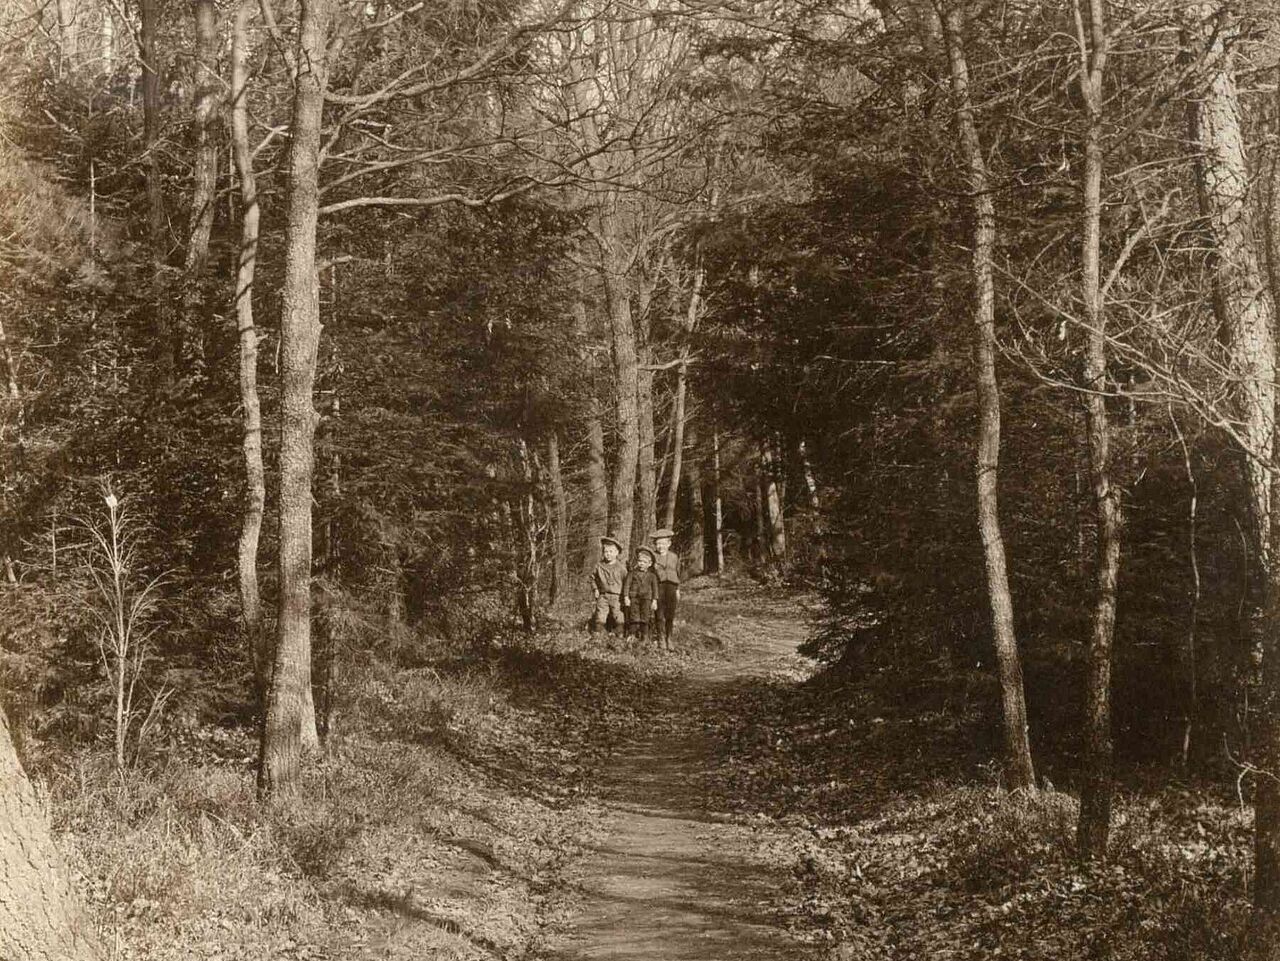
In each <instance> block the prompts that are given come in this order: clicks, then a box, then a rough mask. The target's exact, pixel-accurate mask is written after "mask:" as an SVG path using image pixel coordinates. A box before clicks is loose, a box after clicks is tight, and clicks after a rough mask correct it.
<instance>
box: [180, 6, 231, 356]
mask: <svg viewBox="0 0 1280 961" xmlns="http://www.w3.org/2000/svg"><path fill="white" fill-rule="evenodd" d="M195 21H196V63H195V70H196V100H195V116H194V127H195V131H196V150H195V164H194V166H193V178H194V185H193V188H192V193H191V219H190V224H189V228H188V231H187V255H186V262H185V265H184V270H183V280H182V319H181V327H182V337H183V340H184V341H185V343H186V347H187V351H188V352H189V355H190V358H191V359H192V360H193V361H194V363H195V364H196V365H197V366H199V365H202V364H203V362H204V330H203V326H204V325H203V324H201V323H200V322H199V319H198V318H197V317H196V316H195V315H196V311H197V308H198V306H199V303H200V282H201V280H202V279H203V277H204V270H205V264H206V263H207V262H208V260H209V235H210V234H211V233H212V231H213V213H214V204H215V203H216V201H217V189H218V143H217V138H216V137H215V136H214V121H215V120H216V119H217V111H218V101H219V99H220V97H219V94H220V91H221V89H222V88H221V78H220V77H219V76H218V11H217V7H216V6H215V4H214V2H213V0H195Z"/></svg>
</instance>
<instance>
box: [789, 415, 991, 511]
mask: <svg viewBox="0 0 1280 961" xmlns="http://www.w3.org/2000/svg"><path fill="white" fill-rule="evenodd" d="M997 413H998V411H997ZM796 452H797V453H798V454H799V455H800V469H801V470H802V471H803V472H804V491H805V496H806V497H807V499H808V502H809V508H810V510H813V511H819V510H821V509H822V499H821V498H820V497H819V496H818V480H817V478H816V477H814V475H813V465H812V464H810V463H809V453H808V451H807V450H805V442H804V440H801V441H800V443H799V444H798V445H797V447H796Z"/></svg>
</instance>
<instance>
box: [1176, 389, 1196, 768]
mask: <svg viewBox="0 0 1280 961" xmlns="http://www.w3.org/2000/svg"><path fill="white" fill-rule="evenodd" d="M1169 420H1170V421H1172V422H1173V432H1174V434H1175V435H1176V436H1177V438H1178V445H1179V446H1180V447H1181V448H1182V464H1183V469H1184V470H1185V471H1186V473H1187V485H1188V486H1189V487H1190V488H1191V496H1190V498H1189V499H1188V503H1187V558H1188V564H1187V566H1188V568H1189V570H1190V573H1191V601H1190V605H1189V607H1190V609H1189V610H1188V611H1187V634H1186V638H1185V640H1184V642H1183V644H1182V647H1181V650H1180V651H1179V653H1178V660H1179V661H1180V662H1181V665H1182V677H1183V685H1184V691H1183V697H1182V737H1181V748H1180V750H1179V756H1180V759H1181V762H1182V773H1183V775H1184V776H1186V775H1189V774H1190V773H1191V747H1192V739H1193V736H1194V733H1195V723H1196V717H1197V716H1198V714H1199V700H1200V692H1199V687H1200V682H1199V676H1198V673H1197V668H1198V665H1197V644H1196V628H1197V625H1198V621H1199V618H1200V558H1199V554H1198V553H1197V551H1196V533H1197V531H1196V528H1197V520H1198V516H1197V511H1198V506H1199V497H1200V488H1199V485H1198V484H1197V483H1196V472H1195V468H1194V466H1193V464H1192V460H1191V449H1190V448H1189V447H1188V446H1187V441H1186V438H1185V437H1184V436H1183V434H1182V428H1181V427H1180V426H1179V424H1178V418H1177V417H1176V416H1175V415H1174V413H1173V405H1172V404H1171V405H1170V406H1169Z"/></svg>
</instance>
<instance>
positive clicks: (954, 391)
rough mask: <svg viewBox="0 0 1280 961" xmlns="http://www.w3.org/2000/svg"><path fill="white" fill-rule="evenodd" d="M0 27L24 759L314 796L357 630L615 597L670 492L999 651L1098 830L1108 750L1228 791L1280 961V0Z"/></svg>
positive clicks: (1138, 771) (1059, 773) (161, 10)
mask: <svg viewBox="0 0 1280 961" xmlns="http://www.w3.org/2000/svg"><path fill="white" fill-rule="evenodd" d="M3 17H4V21H3V27H2V32H0V39H2V42H3V44H4V50H3V66H0V72H2V74H3V86H2V89H0V124H2V136H0V277H2V282H0V323H2V325H3V326H2V327H0V347H2V348H3V351H2V353H3V371H2V373H3V375H4V397H3V401H2V406H0V430H2V435H0V463H2V464H3V475H2V478H0V564H2V567H3V570H2V571H0V575H2V578H3V581H4V583H3V585H2V587H0V598H3V605H2V607H0V642H2V645H3V657H2V658H0V667H2V674H3V679H4V696H5V709H6V712H7V715H8V729H9V734H10V736H11V738H12V740H13V741H14V742H15V744H16V746H17V751H18V755H19V756H20V757H21V758H22V760H23V763H24V765H25V767H26V769H27V770H28V771H29V772H32V773H35V774H38V775H40V776H41V777H52V778H56V777H57V776H58V775H57V774H56V772H58V771H66V770H68V767H67V766H68V765H69V764H71V763H72V759H74V758H82V757H84V756H88V755H92V754H93V753H94V752H101V751H108V752H109V753H110V755H111V758H110V761H111V766H113V767H114V768H115V769H116V770H117V771H119V772H127V771H146V770H149V768H148V765H155V764H156V763H158V758H161V757H163V756H164V755H165V753H166V752H167V751H168V750H170V749H171V748H172V745H173V744H174V743H176V742H177V741H180V740H181V738H182V737H183V732H184V731H190V730H192V729H197V728H199V727H200V726H201V725H215V726H218V727H220V728H225V729H228V730H237V731H240V732H241V733H242V734H244V736H246V737H248V736H252V737H253V738H255V739H259V740H260V748H259V751H260V753H259V758H258V762H257V790H258V792H259V794H260V795H261V796H262V797H263V798H264V799H271V798H276V797H280V796H291V797H293V796H303V797H306V796H308V794H309V792H310V791H312V790H313V787H314V786H311V787H309V786H308V784H309V783H310V782H308V780H307V778H308V776H309V775H308V773H307V772H308V770H309V767H310V766H311V765H313V764H314V763H315V762H314V760H313V759H314V757H315V756H316V754H315V753H314V752H315V751H316V750H317V749H318V748H319V747H320V745H321V744H322V742H325V741H327V740H328V739H330V738H333V737H334V736H335V735H336V734H337V733H338V732H341V730H342V726H343V724H344V718H346V717H347V715H348V714H349V713H351V712H352V711H354V710H355V701H356V700H357V698H356V694H355V692H356V691H357V689H358V688H359V685H358V684H356V683H355V682H354V681H353V680H352V678H355V677H358V676H363V672H367V671H368V669H369V668H368V665H369V664H371V663H374V662H375V661H378V660H380V659H395V658H401V659H405V658H408V659H409V660H412V658H413V657H414V656H424V655H421V654H418V655H415V654H414V653H413V652H415V651H419V652H420V651H421V650H423V649H424V648H426V647H429V646H430V644H432V643H434V639H439V638H445V639H447V640H448V641H449V642H451V643H455V644H462V645H472V646H474V647H476V648H481V647H485V646H487V645H492V644H495V643H501V642H503V641H504V639H510V638H512V637H514V636H516V635H519V634H521V633H526V634H531V635H540V634H547V633H548V632H554V631H557V630H564V629H572V630H585V620H586V616H587V613H588V607H589V593H590V588H589V581H588V578H589V573H590V570H591V568H592V567H593V565H594V564H595V561H596V559H597V552H598V543H599V538H600V537H601V536H603V535H606V534H609V535H611V536H613V537H616V538H618V539H619V540H620V541H621V542H622V544H623V545H624V555H630V554H631V553H632V552H633V551H634V548H635V547H636V546H638V545H639V544H641V543H642V542H644V541H645V540H646V538H647V537H648V536H649V535H650V534H651V533H652V531H653V530H655V529H657V528H660V527H666V526H671V527H673V528H674V529H675V530H676V543H675V547H676V549H677V550H678V551H679V553H680V554H681V556H682V559H683V563H684V565H685V571H686V574H687V576H697V575H701V574H706V575H712V574H714V575H727V574H729V573H731V572H738V573H742V572H748V573H750V575H751V576H753V577H755V578H758V579H760V580H762V581H763V582H765V583H768V584H771V585H774V587H775V588H776V590H777V591H780V592H781V591H789V590H803V591H810V592H814V593H816V594H817V595H818V596H819V598H820V600H821V603H820V605H819V608H818V612H817V613H816V614H815V615H814V623H813V625H812V633H811V636H810V638H809V640H807V641H806V643H805V647H804V649H805V651H806V652H807V653H808V654H809V655H811V656H812V657H814V658H816V659H818V660H819V661H821V662H823V663H824V664H825V665H827V673H828V674H829V675H830V676H852V677H865V676H870V675H875V676H882V677H885V678H891V679H893V683H895V684H899V685H901V687H900V689H901V690H902V691H903V692H907V693H906V694H905V695H904V696H906V697H908V698H909V697H910V693H909V692H910V691H912V690H913V689H914V688H913V687H912V679H923V678H936V677H939V676H943V677H946V678H948V679H949V682H950V683H952V684H953V685H955V686H956V688H957V689H960V688H963V690H965V691H966V695H965V696H966V698H968V699H972V700H973V702H974V703H976V704H978V705H979V709H980V712H981V714H982V724H981V730H982V731H983V732H985V738H986V739H985V740H984V741H983V742H982V743H983V744H984V746H985V747H986V749H987V750H988V753H989V754H990V756H991V757H992V758H994V759H996V761H997V762H998V771H997V773H996V774H995V778H996V780H997V782H998V784H999V785H1000V786H1001V787H1002V788H1008V789H1010V790H1019V791H1023V792H1029V793H1031V794H1035V793H1036V792H1037V791H1043V790H1046V788H1047V789H1048V790H1050V791H1052V790H1053V789H1054V788H1055V787H1056V789H1057V790H1058V791H1067V792H1070V793H1072V794H1075V795H1079V796H1080V799H1081V803H1080V807H1079V814H1078V818H1079V823H1078V828H1077V831H1078V833H1077V834H1076V835H1075V837H1076V841H1075V842H1074V843H1076V844H1077V845H1078V849H1079V854H1080V856H1081V857H1082V858H1084V859H1085V860H1089V859H1095V858H1105V857H1106V856H1107V853H1108V846H1109V841H1110V836H1111V831H1110V828H1111V821H1112V807H1113V802H1112V798H1113V794H1114V793H1115V791H1116V782H1117V781H1119V783H1120V786H1121V788H1125V786H1126V785H1133V784H1138V783H1145V784H1159V785H1170V784H1177V785H1180V786H1182V787H1185V788H1186V789H1187V790H1189V791H1193V792H1204V793H1205V796H1209V795H1215V794H1217V793H1221V792H1223V791H1229V792H1235V791H1237V790H1238V792H1239V798H1240V801H1241V803H1242V804H1244V803H1246V802H1247V803H1248V804H1250V805H1252V806H1254V807H1255V809H1256V811H1257V818H1256V822H1255V828H1254V829H1255V831H1256V837H1257V840H1256V850H1255V853H1254V858H1255V860H1254V866H1253V868H1252V870H1250V869H1249V868H1248V866H1247V865H1244V864H1239V865H1236V869H1238V870H1240V871H1244V872H1245V873H1246V875H1247V876H1248V878H1249V882H1248V883H1249V884H1250V890H1251V891H1252V897H1253V904H1254V914H1253V918H1252V921H1251V922H1250V924H1251V928H1250V930H1251V931H1252V936H1251V937H1252V940H1251V942H1250V943H1251V944H1254V945H1258V946H1260V947H1258V950H1259V951H1261V952H1263V953H1262V954H1260V955H1259V956H1263V957H1277V956H1280V953H1278V952H1280V925H1278V923H1277V918H1280V790H1277V789H1276V787H1275V784H1276V780H1275V776H1274V775H1273V774H1271V773H1270V772H1271V771H1272V770H1273V769H1274V765H1275V762H1276V760H1277V757H1280V703H1277V700H1276V697H1277V693H1280V666H1278V664H1280V648H1277V642H1278V641H1280V628H1277V624H1276V615H1277V611H1278V610H1280V567H1277V565H1275V564H1274V563H1273V554H1272V550H1273V549H1272V544H1273V541H1274V536H1273V533H1272V532H1273V526H1274V524H1275V522H1276V513H1275V512H1274V511H1273V510H1272V500H1273V497H1274V495H1273V488H1274V484H1275V470H1274V461H1275V455H1276V448H1275V438H1274V434H1275V428H1276V411H1275V404H1276V390H1275V380H1276V377H1275V373H1276V358H1275V342H1276V335H1275V315H1276V305H1277V302H1278V295H1280V270H1278V267H1277V264H1278V262H1280V261H1278V259H1277V258H1280V151H1278V149H1277V143H1278V142H1280V141H1278V140H1277V137H1278V128H1277V124H1278V123H1280V113H1278V111H1280V106H1278V105H1280V93H1278V88H1277V75H1278V74H1280V56H1278V55H1277V50H1278V49H1280V48H1278V47H1277V42H1278V39H1280V33H1278V30H1280V21H1277V19H1276V11H1275V10H1274V9H1273V7H1272V6H1271V5H1269V4H1263V3H1254V2H1251V0H1239V2H1234V3H1220V2H1209V0H1205V2H1191V0H1134V2H1122V0H1063V2H1047V3H1036V2H1025V3H1019V2H1003V0H995V2H975V3H969V2H961V0H955V2H952V0H938V2H930V0H919V2H917V0H884V2H863V0H849V2H836V0H766V2H752V0H741V2H739V0H723V2H721V0H696V2H695V0H566V2H545V3H543V2H538V0H531V2H519V0H465V2H464V0H457V2H454V0H450V2H446V3H427V4H424V3H409V2H408V0H369V2H360V3H347V2H344V0H301V2H300V3H298V4H293V3H275V2H273V0H262V2H261V3H259V2H258V0H252V2H250V0H239V2H230V0H229V2H222V0H192V2H190V3H181V4H169V3H163V2H162V0H136V2H134V0H8V2H6V3H5V4H4V5H3ZM997 497H998V500H997ZM908 703H910V702H909V700H908ZM966 703H967V702H966ZM922 710H923V708H922ZM121 776H124V774H123V773H122V774H121ZM247 776H248V775H246V777H247ZM6 790H7V789H6ZM23 790H24V791H25V790H27V789H26V788H24V789H23ZM23 797H24V798H25V797H26V795H25V794H24V795H23ZM28 800H29V799H28ZM24 803H26V802H24ZM2 877H4V875H3V873H0V878H2ZM68 896H69V895H68ZM0 900H3V899H0ZM68 910H71V909H68ZM2 917H3V915H2V914H0V918H2ZM14 930H18V929H17V928H16V927H15V928H14ZM4 943H5V934H3V933H0V945H3V944H4ZM1268 951H1269V952H1271V953H1266V952H1268ZM45 956H49V957H54V956H59V955H58V954H57V952H56V951H55V952H53V953H51V954H47V955H45ZM68 956H69V955H68Z"/></svg>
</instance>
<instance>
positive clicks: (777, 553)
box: [760, 441, 787, 560]
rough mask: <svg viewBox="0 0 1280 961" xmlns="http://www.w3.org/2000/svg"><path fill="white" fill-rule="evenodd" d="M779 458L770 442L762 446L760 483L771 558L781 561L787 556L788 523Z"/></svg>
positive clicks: (765, 442)
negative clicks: (784, 512)
mask: <svg viewBox="0 0 1280 961" xmlns="http://www.w3.org/2000/svg"><path fill="white" fill-rule="evenodd" d="M778 474H779V470H778V458H777V455H776V453H775V452H774V449H773V444H772V443H771V442H770V441H764V442H763V443H762V444H761V445H760V483H761V489H762V490H763V492H764V496H763V499H762V500H761V504H762V505H763V507H764V522H765V533H766V536H767V539H768V542H767V546H768V552H769V556H770V557H772V558H773V559H774V560H781V559H782V558H784V557H786V556H787V523H786V518H785V517H783V513H782V503H783V500H782V495H781V491H780V489H779V479H778Z"/></svg>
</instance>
